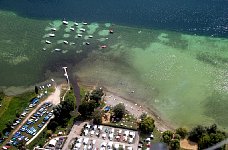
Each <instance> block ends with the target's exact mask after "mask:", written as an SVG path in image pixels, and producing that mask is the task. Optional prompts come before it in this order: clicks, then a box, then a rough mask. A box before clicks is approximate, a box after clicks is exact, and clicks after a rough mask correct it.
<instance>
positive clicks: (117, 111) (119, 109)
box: [113, 104, 125, 119]
mask: <svg viewBox="0 0 228 150" xmlns="http://www.w3.org/2000/svg"><path fill="white" fill-rule="evenodd" d="M113 112H114V115H115V116H116V118H120V119H122V118H123V116H124V114H125V106H124V105H123V104H117V105H116V106H114V108H113Z"/></svg>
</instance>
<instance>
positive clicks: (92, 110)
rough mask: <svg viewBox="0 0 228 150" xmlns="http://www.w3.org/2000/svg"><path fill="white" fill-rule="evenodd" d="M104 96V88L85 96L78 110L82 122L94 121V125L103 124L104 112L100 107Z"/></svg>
mask: <svg viewBox="0 0 228 150" xmlns="http://www.w3.org/2000/svg"><path fill="white" fill-rule="evenodd" d="M103 95H104V92H103V89H102V88H96V89H94V90H93V91H92V92H90V93H86V94H85V97H84V98H83V99H82V102H81V105H80V106H79V108H78V112H79V113H80V118H81V119H82V120H85V119H94V123H97V124H100V123H101V117H102V111H101V110H100V109H99V108H98V107H99V106H100V105H101V100H102V96H103Z"/></svg>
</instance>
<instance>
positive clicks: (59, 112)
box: [53, 98, 75, 126]
mask: <svg viewBox="0 0 228 150" xmlns="http://www.w3.org/2000/svg"><path fill="white" fill-rule="evenodd" d="M74 108H75V106H74V99H71V98H69V99H65V101H62V102H61V103H60V104H59V105H57V106H56V107H55V108H54V112H53V114H54V115H55V118H54V120H55V121H56V122H57V123H58V124H59V125H62V126H65V125H66V123H67V121H68V120H69V119H70V117H71V115H70V112H71V111H73V110H74Z"/></svg>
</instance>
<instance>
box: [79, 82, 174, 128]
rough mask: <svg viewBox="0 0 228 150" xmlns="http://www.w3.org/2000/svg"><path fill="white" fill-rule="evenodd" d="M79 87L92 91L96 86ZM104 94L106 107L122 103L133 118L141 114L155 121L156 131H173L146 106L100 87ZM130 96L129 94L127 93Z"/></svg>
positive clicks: (80, 83) (169, 124)
mask: <svg viewBox="0 0 228 150" xmlns="http://www.w3.org/2000/svg"><path fill="white" fill-rule="evenodd" d="M79 85H81V86H83V87H85V88H86V89H89V90H92V89H93V88H95V87H96V85H95V84H94V85H92V84H90V85H88V84H84V83H82V82H79ZM102 88H103V90H104V92H105V97H104V99H105V101H106V104H107V105H112V106H114V105H116V104H119V103H123V104H124V105H125V107H126V110H127V111H129V112H130V113H131V114H133V115H134V116H135V117H137V118H138V117H140V115H141V114H142V113H147V114H148V115H150V116H152V117H153V119H154V120H155V125H156V127H157V129H158V130H159V131H161V132H163V131H166V130H174V129H175V128H174V126H173V125H172V124H171V123H169V122H167V121H165V120H163V119H162V118H160V117H159V115H158V114H157V112H156V111H154V110H151V109H149V108H147V107H146V106H144V105H142V104H140V103H135V102H134V101H133V100H132V99H130V98H129V97H127V96H120V95H119V94H118V92H113V91H114V90H113V91H112V89H111V88H109V87H102ZM129 95H130V93H129Z"/></svg>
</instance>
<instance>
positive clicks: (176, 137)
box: [173, 134, 181, 140]
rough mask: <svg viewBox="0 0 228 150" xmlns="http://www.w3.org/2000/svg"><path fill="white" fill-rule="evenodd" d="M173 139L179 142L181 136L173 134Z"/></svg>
mask: <svg viewBox="0 0 228 150" xmlns="http://www.w3.org/2000/svg"><path fill="white" fill-rule="evenodd" d="M173 139H177V140H180V139H181V136H180V135H179V134H174V136H173Z"/></svg>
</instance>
